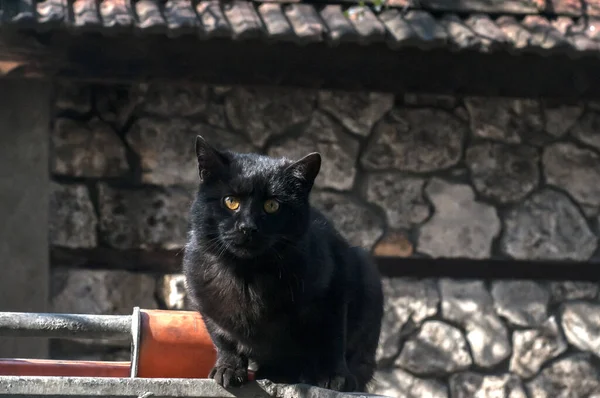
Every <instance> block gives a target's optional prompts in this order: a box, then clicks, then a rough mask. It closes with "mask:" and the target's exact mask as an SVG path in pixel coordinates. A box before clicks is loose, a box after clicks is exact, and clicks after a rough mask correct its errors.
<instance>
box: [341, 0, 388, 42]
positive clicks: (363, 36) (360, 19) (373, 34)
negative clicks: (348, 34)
mask: <svg viewBox="0 0 600 398" xmlns="http://www.w3.org/2000/svg"><path fill="white" fill-rule="evenodd" d="M346 14H347V15H348V20H349V21H350V23H352V25H353V26H354V29H356V32H357V33H358V34H359V39H358V42H359V43H361V44H368V43H376V42H381V41H384V40H385V32H386V31H385V26H383V24H382V23H381V21H380V20H379V19H378V18H377V17H376V16H375V14H373V11H371V9H370V8H368V7H362V6H354V7H350V8H349V9H348V10H347V11H346Z"/></svg>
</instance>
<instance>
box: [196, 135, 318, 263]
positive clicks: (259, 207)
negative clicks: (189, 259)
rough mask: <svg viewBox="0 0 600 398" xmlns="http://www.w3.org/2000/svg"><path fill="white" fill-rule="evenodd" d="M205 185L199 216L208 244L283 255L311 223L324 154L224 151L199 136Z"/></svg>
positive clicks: (242, 254) (248, 254)
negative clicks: (282, 249) (279, 248)
mask: <svg viewBox="0 0 600 398" xmlns="http://www.w3.org/2000/svg"><path fill="white" fill-rule="evenodd" d="M196 157H197V158H198V174H199V177H200V189H199V190H198V196H197V198H196V202H195V209H194V216H193V217H194V218H193V222H194V224H195V227H197V228H199V229H200V231H198V232H199V233H201V234H202V235H203V236H201V237H200V238H201V239H204V240H205V241H206V245H207V249H209V250H210V249H211V248H212V249H214V250H217V251H222V252H225V251H226V252H228V253H229V254H231V255H233V256H236V257H239V258H246V259H248V258H253V257H257V256H261V255H263V254H268V253H269V252H272V253H271V254H274V255H277V254H278V253H277V252H276V251H277V249H276V247H277V245H278V244H279V245H281V244H284V245H285V244H293V242H294V239H297V238H298V237H300V236H302V234H303V233H304V232H305V231H306V228H307V226H308V217H309V212H310V207H309V204H308V196H309V194H310V191H311V189H312V186H313V184H314V180H315V178H316V177H317V175H318V173H319V170H320V168H321V155H320V154H319V153H316V152H314V153H310V154H308V155H306V156H305V157H303V158H302V159H300V160H296V161H292V160H289V159H285V158H272V157H268V156H263V155H257V154H240V153H234V152H229V151H220V150H217V149H216V148H214V147H213V146H211V145H210V144H208V143H207V142H206V141H205V140H204V139H203V138H202V137H200V136H198V137H197V138H196Z"/></svg>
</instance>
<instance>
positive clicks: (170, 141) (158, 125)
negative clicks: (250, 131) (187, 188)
mask: <svg viewBox="0 0 600 398" xmlns="http://www.w3.org/2000/svg"><path fill="white" fill-rule="evenodd" d="M197 135H201V136H202V137H204V138H205V139H206V140H207V141H208V142H209V143H210V144H211V145H213V146H214V147H216V148H218V149H221V150H231V151H234V152H254V151H256V149H255V148H254V147H253V146H252V145H251V144H250V143H249V142H248V140H247V139H246V138H245V137H244V136H243V135H241V134H239V133H233V132H230V131H226V130H220V129H218V128H215V127H211V126H208V125H205V124H198V123H192V122H190V121H189V120H187V119H182V118H170V119H166V120H165V119H154V118H141V119H138V120H137V121H136V122H135V124H134V125H133V126H132V128H131V131H129V133H128V134H127V136H126V138H127V142H128V143H129V145H131V147H132V149H133V150H134V151H135V152H136V153H137V154H138V155H139V156H140V160H141V165H142V181H143V182H145V183H149V184H158V185H174V184H196V183H198V161H197V159H196V153H195V140H196V136H197Z"/></svg>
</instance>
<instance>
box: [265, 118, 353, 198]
mask: <svg viewBox="0 0 600 398" xmlns="http://www.w3.org/2000/svg"><path fill="white" fill-rule="evenodd" d="M358 146H359V144H358V141H356V140H355V139H353V138H352V137H350V136H349V135H348V134H346V133H344V131H343V128H342V127H341V126H340V125H338V124H337V123H336V122H334V121H333V120H332V119H331V117H329V116H327V115H325V114H324V113H323V112H315V113H314V114H313V116H312V118H311V119H310V123H309V124H308V126H307V127H306V129H305V130H304V133H303V134H302V135H300V136H299V137H290V138H289V139H287V140H285V141H284V142H282V143H280V144H278V145H276V146H274V147H271V148H270V149H269V151H268V153H269V155H271V156H275V157H288V158H290V159H295V160H297V159H301V158H303V157H304V156H306V155H308V154H309V153H311V152H320V153H321V156H322V158H323V160H322V162H321V171H320V172H319V175H318V176H317V179H316V180H315V185H316V186H317V187H321V188H333V189H337V190H350V189H351V188H352V186H353V185H354V178H355V176H356V158H357V156H358Z"/></svg>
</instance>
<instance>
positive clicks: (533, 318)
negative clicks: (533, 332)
mask: <svg viewBox="0 0 600 398" xmlns="http://www.w3.org/2000/svg"><path fill="white" fill-rule="evenodd" d="M492 297H494V302H495V306H496V312H497V313H498V315H500V316H502V317H504V318H506V319H507V320H508V321H509V322H510V323H512V324H513V325H518V326H526V327H535V326H539V325H541V324H543V323H544V322H545V321H546V319H548V304H549V302H550V293H549V292H548V289H546V288H545V287H544V286H542V285H540V284H539V283H537V282H534V281H526V280H518V281H495V282H493V283H492Z"/></svg>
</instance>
